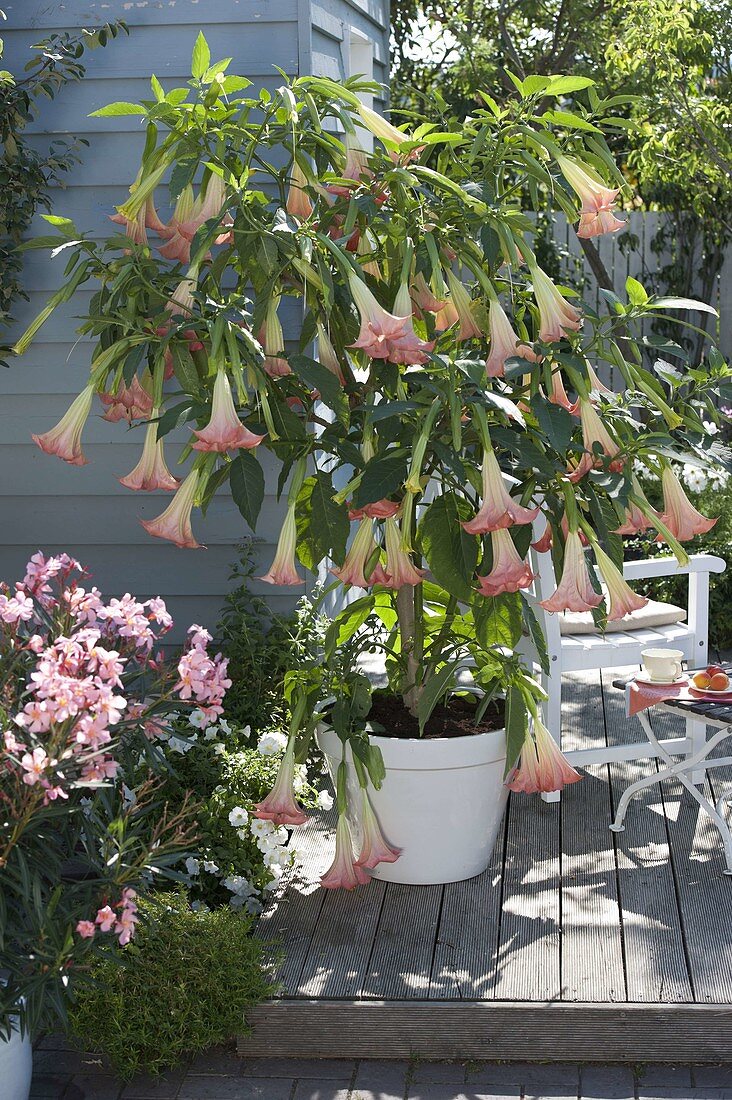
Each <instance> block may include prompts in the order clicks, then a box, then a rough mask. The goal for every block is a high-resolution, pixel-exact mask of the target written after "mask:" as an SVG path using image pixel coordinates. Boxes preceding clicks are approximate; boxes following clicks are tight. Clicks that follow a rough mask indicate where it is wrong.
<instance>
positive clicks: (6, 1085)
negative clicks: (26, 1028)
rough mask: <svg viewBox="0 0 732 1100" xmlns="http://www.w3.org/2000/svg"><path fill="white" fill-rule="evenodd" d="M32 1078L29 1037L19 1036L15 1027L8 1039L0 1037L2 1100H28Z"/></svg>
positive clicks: (0, 1087)
mask: <svg viewBox="0 0 732 1100" xmlns="http://www.w3.org/2000/svg"><path fill="white" fill-rule="evenodd" d="M32 1076H33V1048H32V1046H31V1041H30V1035H28V1033H27V1032H26V1034H25V1035H23V1036H21V1034H20V1031H19V1029H18V1027H17V1025H16V1026H14V1027H13V1031H12V1032H11V1035H10V1039H7V1040H6V1039H3V1038H2V1037H0V1082H1V1083H0V1096H2V1098H3V1100H28V1096H29V1094H30V1087H31V1077H32Z"/></svg>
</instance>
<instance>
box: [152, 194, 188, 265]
mask: <svg viewBox="0 0 732 1100" xmlns="http://www.w3.org/2000/svg"><path fill="white" fill-rule="evenodd" d="M194 204H195V200H194V196H193V188H192V187H191V185H190V184H188V185H187V186H186V187H184V188H183V190H182V191H181V193H180V195H178V198H177V200H176V204H175V209H174V210H173V214H172V216H171V218H170V221H169V222H168V224H167V225H164V226H163V227H162V229H159V230H158V232H159V233H160V236H161V237H167V238H168V243H167V244H166V245H163V246H162V247H161V249H160V255H161V256H164V257H165V259H166V260H178V261H179V262H180V263H184V264H187V263H189V262H190V259H191V238H190V237H186V236H184V235H183V232H182V227H183V226H184V225H186V224H188V222H189V221H190V219H191V218H192V217H193V208H194Z"/></svg>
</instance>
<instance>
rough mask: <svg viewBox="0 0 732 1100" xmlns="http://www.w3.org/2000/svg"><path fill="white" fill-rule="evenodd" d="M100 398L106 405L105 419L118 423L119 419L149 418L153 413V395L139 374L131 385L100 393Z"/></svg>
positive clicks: (129, 421)
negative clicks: (114, 391) (142, 383)
mask: <svg viewBox="0 0 732 1100" xmlns="http://www.w3.org/2000/svg"><path fill="white" fill-rule="evenodd" d="M99 400H100V401H101V402H102V404H103V405H104V406H105V410H106V411H105V413H104V416H103V417H102V419H103V420H108V421H109V422H110V423H112V424H116V423H117V421H118V420H127V421H128V423H131V422H132V421H133V420H149V419H150V416H151V414H152V407H153V403H152V397H151V396H150V394H149V393H148V391H147V390H146V389H145V387H144V386H142V385H141V384H140V380H139V378H138V377H137V375H135V376H134V378H133V379H132V382H131V383H130V384H129V386H121V387H120V388H119V389H118V390H117V392H116V393H100V394H99Z"/></svg>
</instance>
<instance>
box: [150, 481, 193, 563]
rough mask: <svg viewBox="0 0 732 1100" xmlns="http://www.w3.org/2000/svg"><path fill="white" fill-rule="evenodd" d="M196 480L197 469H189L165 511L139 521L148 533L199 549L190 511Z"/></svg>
mask: <svg viewBox="0 0 732 1100" xmlns="http://www.w3.org/2000/svg"><path fill="white" fill-rule="evenodd" d="M198 482H199V474H198V470H196V469H194V470H191V472H190V473H189V474H188V477H187V478H186V479H185V481H184V482H183V484H182V485H181V486H180V487H179V489H178V491H177V492H176V494H175V496H174V497H173V499H172V500H171V502H170V504H169V505H168V507H167V508H166V509H165V511H164V512H161V513H160V515H159V516H156V517H155V519H143V520H141V521H140V522H141V523H142V526H143V527H144V528H145V530H146V531H147V533H148V534H149V535H153V536H154V537H155V538H157V539H168V540H169V541H170V542H174V543H175V545H176V546H182V547H186V548H187V549H189V550H198V549H200V547H201V544H200V542H196V539H195V538H194V535H193V529H192V527H191V512H192V511H193V505H194V504H195V501H196V493H197V492H198Z"/></svg>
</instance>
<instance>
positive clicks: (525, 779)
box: [506, 718, 582, 794]
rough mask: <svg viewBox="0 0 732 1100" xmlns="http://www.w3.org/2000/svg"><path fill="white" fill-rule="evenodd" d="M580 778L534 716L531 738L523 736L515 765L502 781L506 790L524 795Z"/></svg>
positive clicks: (547, 789)
mask: <svg viewBox="0 0 732 1100" xmlns="http://www.w3.org/2000/svg"><path fill="white" fill-rule="evenodd" d="M581 778H582V776H581V775H580V774H579V772H577V771H575V769H574V768H573V767H572V766H571V765H570V764H569V763H568V762H567V758H566V757H565V756H564V755H563V754H562V752H561V750H560V748H559V745H557V743H556V741H555V740H554V738H553V737H552V735H551V733H550V732H549V730H548V729H547V728H546V726H545V725H544V723H543V722H541V721H539V719H538V718H534V733H533V737H532V735H531V734H530V733H529V734H527V735H526V740H525V741H524V745H523V748H522V750H521V757H520V760H519V764H518V767H517V768H516V770H515V771H514V773H513V775H512V777H511V779H510V780H509V782H508V783H507V784H506V786H507V787H508V789H509V790H511V791H516V792H517V793H524V794H538V793H539V792H540V791H543V792H549V791H560V790H561V789H562V787H566V786H567V784H568V783H576V782H577V781H578V780H579V779H581Z"/></svg>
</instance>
